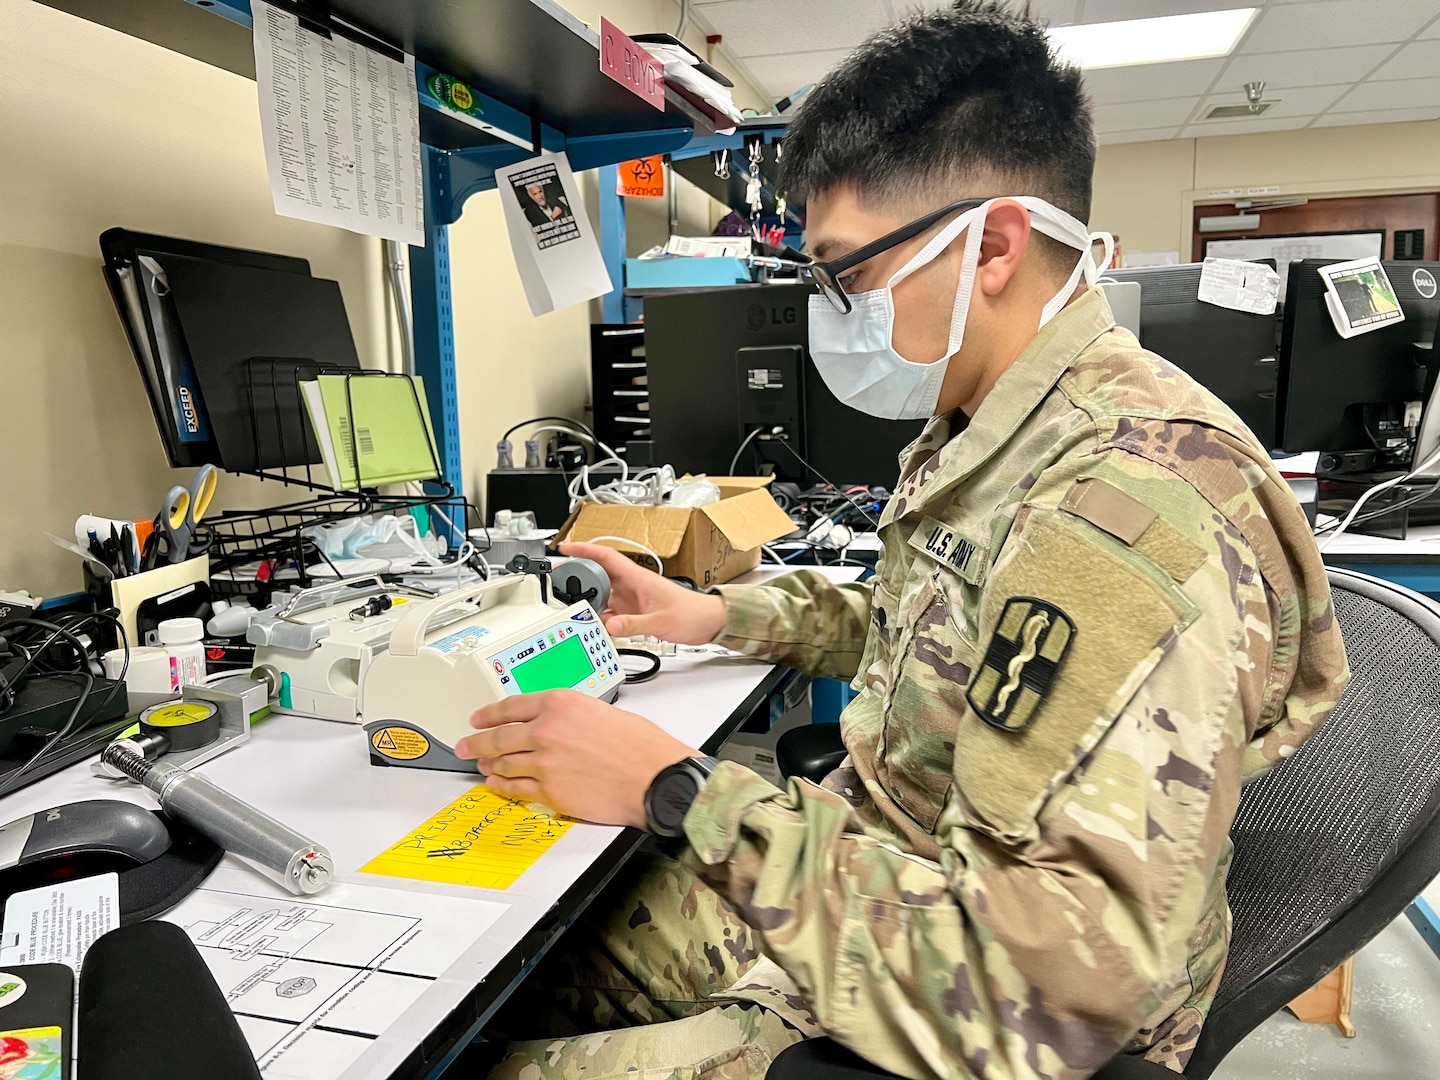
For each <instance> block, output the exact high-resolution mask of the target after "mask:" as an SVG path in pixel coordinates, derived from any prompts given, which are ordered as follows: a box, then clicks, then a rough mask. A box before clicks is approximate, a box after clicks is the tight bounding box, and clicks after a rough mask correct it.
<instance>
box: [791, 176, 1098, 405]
mask: <svg viewBox="0 0 1440 1080" xmlns="http://www.w3.org/2000/svg"><path fill="white" fill-rule="evenodd" d="M1014 201H1015V202H1018V203H1020V204H1021V205H1022V206H1024V207H1025V209H1027V210H1029V211H1030V226H1031V228H1033V229H1036V230H1038V231H1040V232H1042V233H1044V234H1045V235H1046V236H1049V237H1052V238H1053V239H1055V240H1058V241H1060V242H1061V243H1062V244H1065V245H1067V246H1068V247H1073V248H1078V249H1079V250H1080V259H1079V261H1078V262H1077V263H1076V264H1075V269H1074V270H1073V271H1071V273H1070V278H1069V280H1067V281H1066V282H1065V286H1064V288H1062V289H1061V290H1060V291H1059V292H1058V293H1056V294H1055V295H1054V296H1053V297H1051V299H1050V300H1049V302H1048V303H1046V305H1045V307H1044V308H1043V309H1042V310H1041V312H1040V325H1041V326H1042V327H1043V326H1044V325H1045V324H1046V323H1048V322H1049V321H1050V320H1051V319H1053V318H1054V317H1055V316H1056V315H1057V314H1058V313H1059V311H1060V309H1061V308H1063V307H1064V306H1065V304H1066V302H1067V301H1068V300H1069V299H1070V297H1071V296H1072V295H1073V294H1074V292H1075V289H1076V287H1077V286H1078V285H1079V283H1080V279H1081V277H1082V276H1083V277H1084V279H1085V283H1086V284H1087V285H1093V284H1094V283H1095V279H1096V278H1097V277H1098V276H1099V273H1100V271H1101V270H1103V269H1104V268H1105V267H1107V266H1108V265H1110V256H1111V254H1112V252H1113V251H1114V246H1115V241H1114V238H1113V237H1111V235H1110V234H1109V233H1092V232H1090V231H1089V230H1088V229H1087V228H1086V227H1085V226H1084V225H1083V224H1081V223H1080V222H1079V221H1077V220H1076V219H1075V218H1073V217H1071V216H1070V215H1069V214H1067V213H1065V211H1063V210H1061V209H1059V208H1058V207H1055V206H1051V205H1050V204H1049V203H1048V202H1045V201H1044V200H1043V199H1036V198H1033V197H1031V196H1028V195H1022V196H1019V197H1017V198H1016V199H1015V200H1014ZM993 203H994V200H993V199H992V200H991V201H990V202H986V203H982V204H981V205H979V206H977V207H975V208H974V209H972V210H967V211H966V212H965V213H963V214H961V215H959V216H958V217H957V218H955V219H954V220H953V221H951V222H950V223H949V224H948V225H946V226H945V227H944V228H943V229H941V230H940V231H939V232H938V233H936V234H935V236H934V237H933V238H932V239H931V240H930V242H929V243H927V244H926V245H925V246H924V247H923V248H922V249H921V250H920V252H919V253H918V254H917V255H916V256H915V257H914V258H912V259H911V260H910V261H909V262H907V263H906V264H905V265H904V266H902V267H901V268H900V269H899V270H898V271H896V273H895V274H894V275H893V276H892V277H891V278H890V280H889V281H888V282H887V283H886V284H885V287H884V288H881V289H872V290H869V291H868V292H862V293H853V294H851V296H850V306H851V310H850V313H849V314H848V315H846V314H842V313H841V312H839V311H836V310H835V308H833V307H832V306H831V305H830V301H828V300H826V299H825V297H823V296H819V295H816V296H812V297H810V355H811V356H812V357H813V358H814V360H815V367H816V369H817V370H818V371H819V372H820V377H821V378H823V379H824V380H825V385H826V386H828V387H829V388H830V392H831V393H832V394H834V395H835V396H836V397H837V398H839V399H840V400H841V401H843V402H845V404H847V405H849V406H850V407H852V408H855V409H859V410H860V411H861V412H864V413H869V414H870V415H871V416H878V417H881V418H883V419H886V420H922V419H925V418H927V417H929V416H931V415H933V414H934V412H935V406H936V403H937V402H938V401H939V399H940V384H941V383H942V382H944V381H945V370H946V368H948V367H949V366H950V358H951V357H952V356H954V355H955V353H956V352H957V351H958V350H959V348H960V346H961V344H962V343H963V342H964V340H965V317H966V315H967V314H968V313H969V311H970V294H971V292H972V291H973V290H974V288H975V273H976V270H977V268H978V267H979V265H980V240H981V238H982V236H983V235H984V232H985V228H984V226H985V217H986V215H987V214H988V213H989V212H990V207H991V205H992V204H993ZM966 230H969V231H968V233H967V235H966V237H965V254H964V256H963V257H962V259H961V261H960V284H959V285H958V286H957V287H956V289H955V307H954V309H953V310H952V312H951V315H950V340H949V345H948V348H947V350H946V352H945V355H944V356H942V357H940V358H939V359H937V360H936V361H935V362H934V363H931V364H917V363H914V362H912V361H910V360H906V359H905V358H904V357H903V356H901V355H900V354H899V353H897V352H896V351H895V346H894V344H893V337H894V323H895V299H894V297H893V296H892V295H891V292H890V290H891V289H892V288H893V287H894V286H896V285H898V284H899V283H900V282H902V281H904V280H905V279H906V278H907V277H909V276H910V275H911V274H913V273H914V272H915V271H916V270H919V269H920V268H921V267H922V266H925V265H926V264H927V263H930V262H933V261H934V260H935V259H936V258H938V257H939V256H940V253H941V252H942V251H944V250H945V249H946V248H947V247H949V246H950V244H951V243H952V242H953V241H954V240H955V238H956V237H958V236H959V235H960V234H961V233H962V232H965V231H966ZM1097 240H1098V241H1100V242H1101V243H1103V244H1104V255H1103V257H1102V258H1101V260H1100V261H1099V262H1098V263H1097V262H1096V261H1095V258H1094V256H1093V255H1092V253H1091V248H1092V245H1093V244H1094V243H1095V242H1096V241H1097Z"/></svg>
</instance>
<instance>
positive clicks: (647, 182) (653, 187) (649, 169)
mask: <svg viewBox="0 0 1440 1080" xmlns="http://www.w3.org/2000/svg"><path fill="white" fill-rule="evenodd" d="M615 194H617V195H624V196H625V197H626V198H630V199H662V198H664V197H665V159H664V157H662V156H661V155H660V154H656V155H654V156H653V157H643V158H641V159H640V160H639V161H624V162H621V163H620V178H619V179H618V180H617V181H616V183H615Z"/></svg>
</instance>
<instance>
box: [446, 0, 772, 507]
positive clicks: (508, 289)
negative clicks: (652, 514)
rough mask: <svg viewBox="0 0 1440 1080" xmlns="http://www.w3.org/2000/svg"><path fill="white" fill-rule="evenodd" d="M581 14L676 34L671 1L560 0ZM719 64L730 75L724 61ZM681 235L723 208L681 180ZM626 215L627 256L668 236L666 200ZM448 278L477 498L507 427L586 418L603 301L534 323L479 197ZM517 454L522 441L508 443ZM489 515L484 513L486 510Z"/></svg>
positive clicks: (742, 101) (634, 207)
mask: <svg viewBox="0 0 1440 1080" xmlns="http://www.w3.org/2000/svg"><path fill="white" fill-rule="evenodd" d="M561 2H562V4H563V6H564V7H566V8H567V9H569V10H570V11H571V12H572V13H573V14H574V15H575V16H576V17H577V18H580V19H582V20H583V21H585V22H587V23H589V24H591V25H592V26H596V27H598V26H599V22H600V16H601V15H602V14H603V15H604V16H605V17H606V18H607V19H609V20H610V21H611V22H613V23H614V24H615V25H616V26H618V27H620V28H621V29H622V30H625V31H627V32H630V33H637V34H639V33H647V32H652V31H655V32H658V31H665V32H673V31H674V30H675V28H676V24H677V22H678V21H679V20H678V11H679V7H678V5H677V4H676V3H674V0H561ZM686 43H687V44H688V45H690V47H691V48H693V49H696V50H697V51H699V52H700V53H701V54H702V55H703V54H704V49H705V35H704V32H703V30H701V29H700V28H699V27H697V26H696V25H695V23H694V22H693V21H692V23H691V26H690V29H689V31H688V32H687V33H686ZM715 65H716V66H717V67H719V68H720V69H721V70H722V71H726V72H727V74H729V75H730V76H731V77H732V78H735V72H734V70H733V69H729V70H727V66H726V58H725V56H724V55H723V54H722V55H719V56H717V57H715ZM735 81H736V84H737V85H736V88H735V100H736V103H737V104H739V105H740V106H741V107H742V108H743V107H757V106H759V105H760V104H761V102H762V95H761V94H759V93H758V92H757V91H756V90H755V89H754V88H753V87H750V86H749V85H747V84H745V83H744V82H743V81H742V80H740V79H738V78H735ZM679 184H680V186H679V187H678V189H677V190H679V191H680V192H681V194H680V207H679V210H680V228H681V232H682V233H684V232H687V231H689V232H700V233H702V234H703V233H708V232H709V230H710V227H711V225H712V223H713V220H714V213H713V208H714V207H718V206H719V204H718V203H716V202H715V201H714V200H712V199H710V198H709V196H707V195H705V194H704V193H703V192H701V191H700V190H699V189H698V188H695V187H694V186H693V185H691V184H689V183H687V182H685V181H683V180H681V181H680V182H679ZM595 190H596V189H595V184H594V179H593V176H586V177H584V178H582V183H581V194H582V196H583V197H584V198H585V199H586V201H587V203H588V204H589V206H590V207H591V214H592V220H593V217H594V210H593V207H594V204H595V199H594V195H595ZM630 206H631V209H630V211H629V213H628V214H627V217H628V221H629V228H628V232H629V233H630V239H631V250H632V251H636V250H643V249H644V248H646V247H649V246H651V245H652V244H656V243H660V242H662V241H663V240H664V238H665V236H666V234H667V232H668V220H667V212H666V203H665V200H663V199H655V200H636V201H634V202H632V203H631V204H630ZM450 259H451V271H452V274H451V278H452V281H453V283H454V289H455V353H456V368H457V377H458V383H459V394H460V424H461V431H462V440H461V447H462V454H463V459H464V462H465V471H466V489H467V491H468V492H469V494H470V495H471V497H472V498H474V499H475V500H476V501H477V502H479V501H480V500H481V499H482V498H483V496H484V489H485V474H486V473H487V472H488V471H489V470H490V469H491V468H492V467H493V466H494V464H495V442H496V440H497V439H498V438H499V437H500V435H501V434H502V433H503V432H504V430H505V429H506V428H508V427H509V426H510V425H511V424H513V423H515V422H516V421H518V420H524V419H527V418H529V417H532V416H542V415H551V414H553V415H557V416H571V417H576V418H584V417H585V416H586V413H585V411H584V408H585V404H586V403H587V401H588V400H589V394H590V329H589V327H590V323H591V321H592V319H593V320H595V321H598V320H599V318H600V314H599V305H598V304H590V305H585V304H582V305H579V306H577V307H572V308H568V309H566V310H564V311H555V312H552V313H550V314H549V315H542V316H540V317H539V318H533V317H532V316H531V315H530V309H529V307H528V306H527V305H526V302H525V294H524V291H523V290H522V288H521V286H520V278H519V275H518V274H517V273H516V271H515V263H514V260H513V259H511V257H510V244H509V241H508V240H507V239H506V235H505V222H504V218H503V217H502V216H501V210H500V201H499V196H498V195H497V193H496V192H494V191H487V192H484V193H483V194H480V195H476V196H474V197H472V198H471V199H470V201H469V202H467V203H466V204H465V210H464V213H463V214H462V215H461V217H460V220H459V221H458V222H456V223H455V225H454V226H452V227H451V230H450ZM512 441H514V444H515V450H516V453H517V456H518V455H519V454H520V453H521V446H520V442H519V439H518V438H517V439H515V440H512ZM487 512H488V510H487Z"/></svg>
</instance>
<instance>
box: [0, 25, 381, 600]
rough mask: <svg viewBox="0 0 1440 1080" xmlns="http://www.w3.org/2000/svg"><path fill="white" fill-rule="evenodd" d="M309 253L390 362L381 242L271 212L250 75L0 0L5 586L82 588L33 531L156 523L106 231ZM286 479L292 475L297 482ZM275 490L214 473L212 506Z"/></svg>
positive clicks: (157, 489) (166, 479) (365, 346)
mask: <svg viewBox="0 0 1440 1080" xmlns="http://www.w3.org/2000/svg"><path fill="white" fill-rule="evenodd" d="M116 225H120V226H124V227H126V228H130V229H138V230H143V231H147V232H156V233H163V234H167V235H173V236H182V237H189V238H193V239H197V240H205V241H210V242H213V243H218V244H233V245H237V246H244V247H251V248H259V249H262V250H268V251H277V252H282V253H284V254H287V255H297V256H302V257H304V258H308V259H309V260H310V264H311V267H312V269H313V270H314V272H315V273H316V274H317V275H320V276H324V277H330V278H335V279H337V280H338V281H339V282H340V287H341V291H342V292H343V293H344V297H345V304H346V308H347V309H348V311H349V313H350V320H351V325H352V328H353V329H354V331H355V339H356V344H357V346H358V347H359V350H360V356H361V360H362V362H364V363H369V364H379V365H383V364H385V363H386V362H387V357H386V355H385V350H384V347H383V342H384V341H385V323H384V305H383V303H382V301H381V296H380V281H381V277H380V255H379V252H380V248H379V242H378V241H373V240H368V239H365V238H363V237H360V236H356V235H354V234H353V233H348V232H343V231H341V230H339V229H330V228H326V227H323V226H319V225H308V224H305V223H303V222H298V221H292V220H290V219H288V218H281V217H277V216H276V215H275V213H274V210H273V209H272V205H271V201H270V189H269V184H268V182H267V180H266V175H265V159H264V154H263V151H262V149H261V143H260V121H259V114H258V112H257V110H256V107H255V84H254V83H252V82H250V81H248V80H246V79H242V78H240V77H239V76H236V75H232V74H230V73H229V72H226V71H221V70H220V69H218V68H213V67H208V66H206V65H204V64H200V63H198V62H196V61H194V60H191V59H189V58H188V57H184V56H180V55H178V54H176V53H172V52H167V51H166V50H164V49H160V48H157V47H156V46H153V45H150V44H148V43H146V42H143V41H139V40H136V39H134V38H130V37H126V36H124V35H122V34H119V33H116V32H114V31H112V30H108V29H105V28H103V27H99V26H96V25H93V24H91V23H87V22H84V21H82V20H80V19H77V18H74V17H73V16H70V15H66V14H63V13H61V12H57V11H54V10H52V9H50V8H46V7H42V6H41V5H39V4H36V3H32V2H30V0H0V374H3V383H0V386H3V399H0V589H3V588H10V589H16V588H27V589H30V590H31V591H32V592H36V593H39V594H42V595H55V594H59V593H63V592H69V591H73V590H75V589H77V588H79V585H80V576H79V569H78V560H76V559H75V558H73V557H72V556H69V555H65V554H63V553H61V552H59V551H57V550H56V549H54V548H53V547H51V546H50V544H49V542H48V541H46V540H45V538H44V537H43V535H42V531H49V532H53V533H56V534H57V535H60V536H67V535H69V534H71V533H72V532H73V528H74V520H75V517H76V515H78V514H80V513H87V512H88V513H99V514H106V515H116V516H121V517H126V516H133V517H148V516H151V515H153V514H154V513H155V509H156V507H157V506H158V504H159V501H160V496H161V495H162V494H163V492H164V491H165V490H166V489H167V488H168V487H169V486H170V485H171V484H172V483H176V482H179V481H182V480H183V481H188V477H187V476H186V474H185V473H182V472H174V471H172V470H170V469H169V468H167V466H166V464H165V457H164V453H163V451H162V449H161V445H160V438H159V435H158V434H157V433H156V432H155V428H154V423H153V421H152V419H151V414H150V409H149V406H148V404H147V403H146V400H145V393H144V390H143V388H142V386H141V382H140V376H139V372H138V371H137V369H136V367H135V362H134V360H133V359H132V358H131V355H130V351H129V349H128V347H127V345H126V342H125V337H124V334H123V332H122V331H121V329H120V323H119V320H118V318H117V316H116V314H115V310H114V306H113V305H112V304H111V302H110V295H109V293H108V291H107V290H106V288H105V284H104V280H103V278H102V277H101V273H100V249H99V244H98V239H97V238H98V237H99V235H100V233H101V232H103V231H104V230H105V229H107V228H110V227H112V226H116ZM292 490H293V489H292ZM281 494H282V492H281V491H280V489H279V488H278V485H275V484H266V485H264V486H263V487H262V486H261V485H260V484H259V482H258V481H253V480H248V479H247V480H239V479H237V478H235V477H228V476H227V477H224V478H223V479H222V481H221V486H220V492H219V496H218V501H217V508H218V507H219V506H222V505H226V504H228V505H238V506H246V505H261V504H263V500H266V499H274V498H278V497H280V495H281Z"/></svg>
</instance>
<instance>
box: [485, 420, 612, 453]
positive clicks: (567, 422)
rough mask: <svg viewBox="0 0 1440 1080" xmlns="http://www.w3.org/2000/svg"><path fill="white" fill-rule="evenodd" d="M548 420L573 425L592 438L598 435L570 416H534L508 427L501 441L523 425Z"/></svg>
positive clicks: (597, 449) (526, 425) (541, 422)
mask: <svg viewBox="0 0 1440 1080" xmlns="http://www.w3.org/2000/svg"><path fill="white" fill-rule="evenodd" d="M547 421H550V422H554V423H557V424H569V425H570V426H571V427H573V428H577V429H578V430H580V431H583V432H584V433H585V434H586V435H589V436H590V438H591V439H594V438H595V437H596V436H595V432H593V431H591V430H590V428H589V427H587V426H586V425H585V424H582V423H581V422H580V421H579V420H571V419H570V417H568V416H532V417H531V418H530V419H529V420H521V421H520V423H518V424H514V425H512V426H511V427H509V428H507V429H506V431H505V434H504V435H501V436H500V441H501V442H504V441H505V440H506V439H508V438H510V436H511V435H513V434H515V432H517V431H519V430H520V429H521V428H523V427H529V426H530V425H531V424H543V423H546V422H547ZM596 456H597V457H598V456H599V447H598V446H597V447H596Z"/></svg>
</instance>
